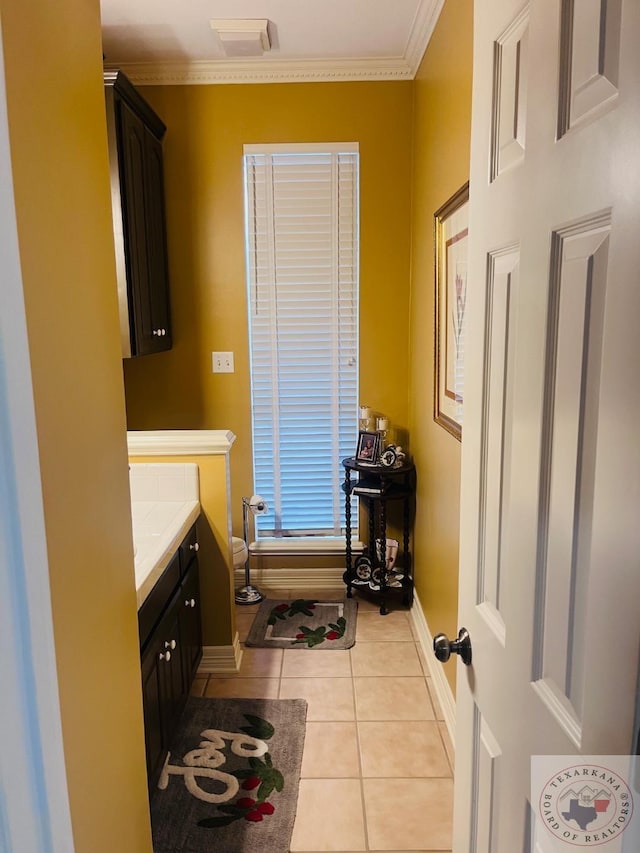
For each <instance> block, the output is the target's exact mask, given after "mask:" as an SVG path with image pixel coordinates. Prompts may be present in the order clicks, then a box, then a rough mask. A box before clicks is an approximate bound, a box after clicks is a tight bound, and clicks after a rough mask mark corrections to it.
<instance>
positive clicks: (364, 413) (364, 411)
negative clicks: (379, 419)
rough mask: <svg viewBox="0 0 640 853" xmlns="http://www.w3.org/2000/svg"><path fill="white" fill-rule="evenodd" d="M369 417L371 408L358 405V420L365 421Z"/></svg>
mask: <svg viewBox="0 0 640 853" xmlns="http://www.w3.org/2000/svg"><path fill="white" fill-rule="evenodd" d="M370 417H371V409H370V408H369V406H360V420H361V421H366V420H368V419H369V418H370Z"/></svg>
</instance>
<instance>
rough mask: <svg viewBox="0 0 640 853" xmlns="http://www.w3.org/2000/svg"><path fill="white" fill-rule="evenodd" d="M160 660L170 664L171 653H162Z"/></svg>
mask: <svg viewBox="0 0 640 853" xmlns="http://www.w3.org/2000/svg"><path fill="white" fill-rule="evenodd" d="M160 660H163V661H166V662H167V663H169V661H170V660H171V652H160Z"/></svg>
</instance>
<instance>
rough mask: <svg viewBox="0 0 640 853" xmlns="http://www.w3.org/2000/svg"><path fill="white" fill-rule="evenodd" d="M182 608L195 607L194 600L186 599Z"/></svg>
mask: <svg viewBox="0 0 640 853" xmlns="http://www.w3.org/2000/svg"><path fill="white" fill-rule="evenodd" d="M184 606H185V607H195V606H196V600H195V598H187V600H186V601H185V603H184Z"/></svg>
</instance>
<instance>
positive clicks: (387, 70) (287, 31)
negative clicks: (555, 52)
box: [101, 0, 444, 85]
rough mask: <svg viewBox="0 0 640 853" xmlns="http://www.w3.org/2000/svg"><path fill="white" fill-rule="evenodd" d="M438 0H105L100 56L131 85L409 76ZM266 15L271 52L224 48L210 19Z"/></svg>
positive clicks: (415, 66)
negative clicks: (236, 53)
mask: <svg viewBox="0 0 640 853" xmlns="http://www.w3.org/2000/svg"><path fill="white" fill-rule="evenodd" d="M443 3H444V0H182V2H176V0H101V10H102V33H103V51H104V54H105V64H106V65H107V66H109V67H114V66H115V67H119V68H122V69H123V70H124V71H125V72H126V73H127V75H128V76H129V77H130V78H131V80H133V82H134V83H140V84H147V85H152V84H158V85H160V84H168V83H178V84H180V83H181V84H189V83H276V82H291V81H293V82H302V81H317V82H320V81H325V80H333V81H337V80H410V79H412V78H413V77H414V76H415V73H416V71H417V69H418V66H419V64H420V61H421V59H422V56H423V54H424V51H425V49H426V47H427V44H428V42H429V38H430V37H431V33H432V32H433V28H434V27H435V24H436V21H437V19H438V15H439V14H440V10H441V8H442V5H443ZM238 18H242V19H266V20H267V21H268V22H269V23H268V33H269V37H270V41H271V50H269V51H268V52H265V53H264V54H263V55H262V56H255V57H253V56H252V57H233V58H230V57H228V56H227V55H226V54H225V50H224V47H223V44H222V42H221V39H220V37H219V35H218V34H217V33H216V32H214V30H213V29H212V28H211V25H210V21H211V20H212V19H238Z"/></svg>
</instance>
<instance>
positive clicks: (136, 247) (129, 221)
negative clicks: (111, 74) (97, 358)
mask: <svg viewBox="0 0 640 853" xmlns="http://www.w3.org/2000/svg"><path fill="white" fill-rule="evenodd" d="M116 109H117V116H118V127H119V148H120V156H121V160H120V175H121V185H120V192H121V197H122V216H123V219H124V241H125V256H126V265H127V271H128V282H127V285H128V295H129V310H130V320H131V330H130V332H131V351H132V353H134V354H136V355H139V354H140V353H141V351H142V350H143V349H144V338H145V336H146V334H149V335H150V334H151V327H150V317H148V310H147V309H146V305H147V304H148V294H149V266H148V262H147V250H146V242H147V238H146V224H145V189H144V184H145V131H144V125H143V123H142V121H141V119H140V118H138V116H137V115H136V114H135V113H134V112H133V111H132V110H131V109H130V108H129V107H128V106H127V104H126V103H124V101H121V100H119V99H118V100H117V101H116ZM147 330H148V331H147Z"/></svg>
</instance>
